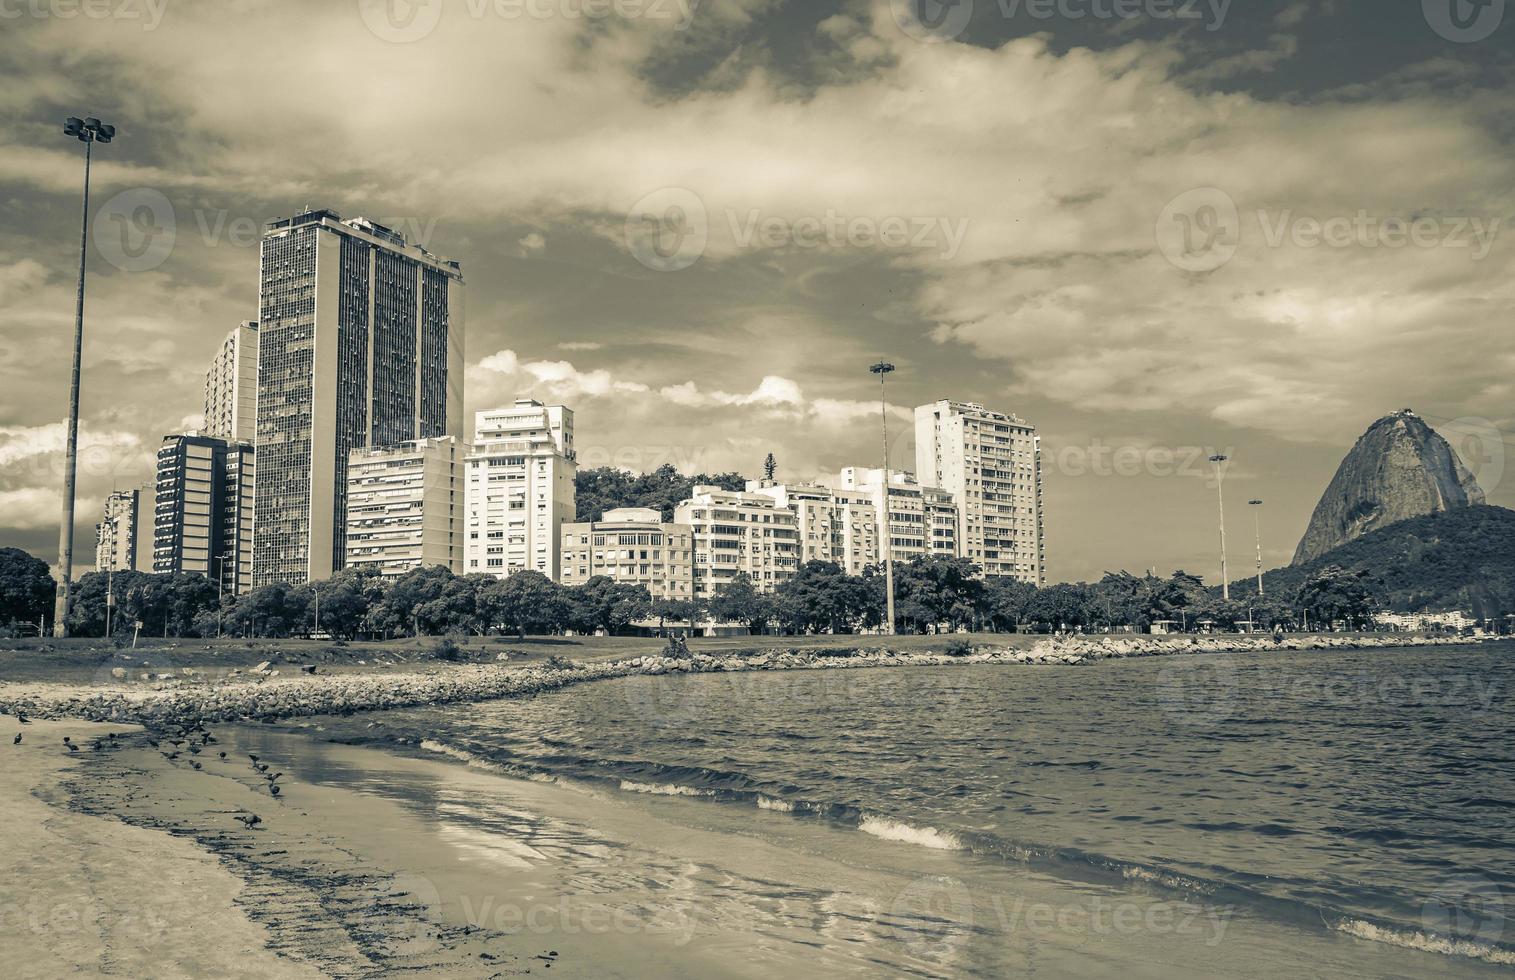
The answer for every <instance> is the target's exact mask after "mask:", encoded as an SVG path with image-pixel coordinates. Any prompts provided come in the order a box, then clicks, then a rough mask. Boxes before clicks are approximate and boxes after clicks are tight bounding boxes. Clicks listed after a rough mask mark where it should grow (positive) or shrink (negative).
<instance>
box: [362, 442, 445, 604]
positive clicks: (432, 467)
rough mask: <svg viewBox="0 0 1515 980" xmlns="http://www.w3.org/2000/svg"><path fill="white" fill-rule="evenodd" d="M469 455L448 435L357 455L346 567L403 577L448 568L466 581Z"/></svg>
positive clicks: (374, 449)
mask: <svg viewBox="0 0 1515 980" xmlns="http://www.w3.org/2000/svg"><path fill="white" fill-rule="evenodd" d="M467 449H468V447H467V446H466V445H464V444H462V443H460V442H459V441H458V440H457V439H454V438H452V437H451V436H443V437H441V438H437V439H415V440H412V441H409V442H402V443H398V444H396V445H393V446H379V447H364V448H362V449H354V450H352V452H351V453H349V454H348V457H347V535H346V539H347V554H346V564H347V566H348V567H351V568H371V569H374V570H377V571H378V572H380V573H381V574H384V575H403V574H405V573H406V572H408V571H410V570H411V569H413V568H420V567H421V566H423V565H443V566H446V567H447V568H449V569H451V570H452V571H453V572H454V573H455V574H462V572H463V517H464V486H465V484H464V470H463V457H464V454H465V453H466V452H467Z"/></svg>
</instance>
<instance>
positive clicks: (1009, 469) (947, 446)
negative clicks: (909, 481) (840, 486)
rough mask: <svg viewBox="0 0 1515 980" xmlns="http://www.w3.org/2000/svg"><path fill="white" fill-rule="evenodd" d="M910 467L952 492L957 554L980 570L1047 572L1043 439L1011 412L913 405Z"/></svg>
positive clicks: (1040, 579) (1036, 577)
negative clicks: (911, 461)
mask: <svg viewBox="0 0 1515 980" xmlns="http://www.w3.org/2000/svg"><path fill="white" fill-rule="evenodd" d="M915 471H916V474H917V475H918V476H919V478H920V479H921V480H922V481H923V482H924V483H927V484H930V485H932V486H937V487H940V488H942V489H943V490H946V491H947V492H948V493H950V494H952V496H953V498H954V500H955V501H956V505H957V525H958V527H957V534H958V554H960V555H961V556H962V557H964V558H968V559H971V560H972V561H973V562H974V563H975V564H977V565H979V566H980V567H982V568H983V570H984V574H985V575H999V576H1006V577H1010V578H1017V579H1020V580H1021V581H1024V582H1030V583H1032V584H1034V585H1042V584H1044V582H1045V580H1046V542H1045V538H1044V534H1043V528H1042V471H1041V439H1040V437H1039V436H1038V435H1037V434H1036V427H1035V426H1033V425H1032V424H1030V423H1029V422H1026V421H1025V420H1023V419H1020V418H1017V417H1016V416H1014V415H1007V414H1005V413H1002V412H994V411H990V410H989V409H987V408H985V407H984V406H982V405H979V404H976V403H974V402H958V401H952V400H950V399H943V400H941V401H936V402H933V403H931V404H929V405H921V406H919V407H918V408H916V410H915Z"/></svg>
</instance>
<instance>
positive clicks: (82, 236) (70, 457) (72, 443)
mask: <svg viewBox="0 0 1515 980" xmlns="http://www.w3.org/2000/svg"><path fill="white" fill-rule="evenodd" d="M63 133H64V135H66V136H72V137H74V138H75V139H77V140H78V141H79V142H81V143H83V144H84V211H83V215H82V217H81V218H80V219H79V297H78V302H77V304H76V305H75V308H74V370H73V375H72V378H71V380H70V382H69V386H68V431H67V434H66V439H67V442H66V444H65V449H64V459H63V526H62V527H60V528H59V529H58V576H59V578H61V579H62V581H61V582H59V583H58V599H57V605H56V606H55V607H54V609H53V635H54V636H57V637H64V636H67V635H68V600H69V590H70V587H71V582H72V579H73V576H74V476H75V473H76V471H77V469H78V464H79V452H78V451H79V359H80V357H81V355H82V354H83V352H84V256H85V254H86V251H87V249H88V246H89V161H90V156H91V150H92V149H93V148H94V145H95V144H96V143H109V142H110V141H111V140H113V139H115V138H116V127H114V126H112V125H110V124H109V123H103V122H101V121H100V120H98V119H96V118H95V117H94V116H90V117H89V118H88V119H80V118H78V117H77V116H69V117H68V118H67V119H66V120H64V123H63Z"/></svg>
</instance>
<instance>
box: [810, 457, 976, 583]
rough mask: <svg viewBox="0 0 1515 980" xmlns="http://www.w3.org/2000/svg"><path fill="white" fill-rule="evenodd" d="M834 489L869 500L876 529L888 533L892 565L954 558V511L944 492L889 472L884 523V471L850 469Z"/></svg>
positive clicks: (949, 495) (852, 467)
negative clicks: (919, 559)
mask: <svg viewBox="0 0 1515 980" xmlns="http://www.w3.org/2000/svg"><path fill="white" fill-rule="evenodd" d="M837 488H838V489H839V490H845V491H852V492H854V493H860V494H863V495H864V496H865V497H866V498H867V499H868V500H869V502H870V503H871V504H872V506H873V513H874V520H875V521H877V523H878V526H879V528H884V527H888V529H889V558H891V559H892V560H893V561H896V562H907V561H911V560H913V559H915V558H922V557H928V558H930V557H934V558H951V557H954V556H955V555H956V554H957V507H956V505H955V503H954V502H953V499H952V495H951V494H950V493H947V492H946V491H945V490H942V489H940V488H938V487H927V486H922V485H921V484H919V483H917V482H916V480H915V477H914V476H913V475H911V474H910V473H905V472H901V471H898V470H890V471H889V480H888V518H887V519H886V518H885V516H884V515H885V503H884V501H885V494H884V477H883V470H880V469H876V468H874V469H870V468H867V467H860V466H849V467H847V468H845V469H843V470H842V472H841V475H840V477H839V479H838V480H837ZM882 558H883V555H882V554H881V555H880V560H882Z"/></svg>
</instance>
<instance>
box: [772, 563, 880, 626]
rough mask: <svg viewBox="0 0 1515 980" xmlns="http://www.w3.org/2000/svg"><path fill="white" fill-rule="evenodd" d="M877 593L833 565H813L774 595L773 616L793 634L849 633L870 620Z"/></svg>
mask: <svg viewBox="0 0 1515 980" xmlns="http://www.w3.org/2000/svg"><path fill="white" fill-rule="evenodd" d="M873 597H874V589H873V588H871V587H870V585H869V583H868V582H866V581H864V580H863V578H862V577H861V576H856V575H848V574H847V573H846V572H844V571H842V567H841V566H840V565H838V564H837V563H836V562H833V561H810V562H806V563H805V564H804V565H802V566H801V567H800V570H799V572H797V573H796V574H795V576H794V578H792V579H790V580H789V581H787V582H785V583H783V584H782V585H780V586H779V587H778V589H777V590H776V592H775V595H774V600H775V606H774V612H775V613H776V615H777V617H778V619H779V620H780V622H781V623H782V624H783V625H784V627H785V628H786V629H789V630H792V631H794V632H822V631H829V632H832V633H843V632H850V631H852V630H854V629H856V628H858V627H859V626H860V625H861V624H862V622H863V621H864V620H865V619H866V618H867V616H868V613H869V611H870V606H871V605H872V603H873Z"/></svg>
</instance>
